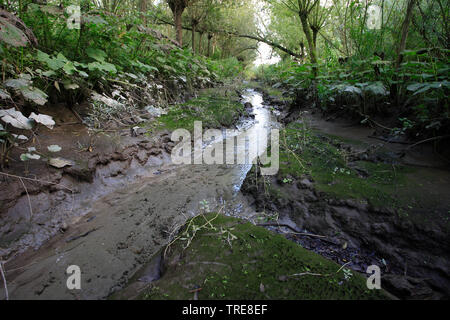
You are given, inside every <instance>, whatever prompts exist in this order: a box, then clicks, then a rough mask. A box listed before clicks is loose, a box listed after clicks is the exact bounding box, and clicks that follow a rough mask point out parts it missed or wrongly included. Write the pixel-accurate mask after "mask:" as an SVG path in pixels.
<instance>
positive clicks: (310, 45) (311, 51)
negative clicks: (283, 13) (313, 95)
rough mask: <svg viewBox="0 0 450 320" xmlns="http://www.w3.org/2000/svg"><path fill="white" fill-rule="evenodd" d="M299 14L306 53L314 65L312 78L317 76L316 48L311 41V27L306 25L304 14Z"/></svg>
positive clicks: (306, 18)
mask: <svg viewBox="0 0 450 320" xmlns="http://www.w3.org/2000/svg"><path fill="white" fill-rule="evenodd" d="M299 16H300V21H301V23H302V29H303V32H304V33H305V36H306V40H307V42H308V51H309V52H308V53H309V61H310V62H311V63H312V64H313V65H314V66H313V68H312V69H313V75H314V78H315V77H317V73H318V70H317V54H316V48H315V47H314V42H313V36H312V34H311V29H310V28H309V25H308V17H307V15H306V14H301V13H300V14H299Z"/></svg>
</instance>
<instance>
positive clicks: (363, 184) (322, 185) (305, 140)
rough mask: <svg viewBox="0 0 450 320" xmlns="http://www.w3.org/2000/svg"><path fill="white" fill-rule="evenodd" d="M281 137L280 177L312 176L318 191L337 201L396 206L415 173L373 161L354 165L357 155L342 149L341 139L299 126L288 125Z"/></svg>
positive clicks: (358, 162)
mask: <svg viewBox="0 0 450 320" xmlns="http://www.w3.org/2000/svg"><path fill="white" fill-rule="evenodd" d="M280 137H281V146H280V171H279V173H278V175H279V176H280V177H288V176H291V177H294V178H296V179H300V178H302V177H304V176H305V175H308V176H310V177H312V179H313V180H314V182H315V183H316V185H315V186H316V188H317V189H318V190H320V191H324V192H327V193H329V194H330V195H333V196H335V197H336V198H344V199H348V198H354V199H359V200H364V201H369V202H370V203H372V204H373V205H376V206H380V205H381V206H392V205H394V204H395V201H396V191H397V190H398V188H399V186H402V185H404V184H405V173H409V172H411V170H412V169H410V168H406V167H404V166H399V165H393V164H387V163H383V162H369V161H356V162H353V163H352V166H350V165H349V158H351V157H352V156H355V155H357V152H353V153H352V152H349V151H347V150H345V149H342V148H339V147H338V146H339V145H340V144H342V143H343V141H342V140H341V139H338V138H333V137H327V136H323V135H320V134H317V133H315V132H313V131H312V130H310V129H308V128H306V127H305V126H304V125H303V124H299V123H293V124H290V125H288V126H287V128H286V129H285V130H284V131H282V132H281V135H280ZM379 152H382V150H381V151H379ZM361 172H363V174H361Z"/></svg>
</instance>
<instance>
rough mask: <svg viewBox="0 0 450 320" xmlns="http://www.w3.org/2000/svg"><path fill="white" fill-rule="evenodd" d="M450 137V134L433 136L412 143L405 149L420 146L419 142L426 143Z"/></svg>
mask: <svg viewBox="0 0 450 320" xmlns="http://www.w3.org/2000/svg"><path fill="white" fill-rule="evenodd" d="M447 138H450V135H446V136H438V137H433V138H429V139H425V140H422V141H419V142H416V143H414V144H412V145H410V146H409V147H408V148H406V149H405V151H408V150H409V149H412V148H414V147H416V146H418V145H419V144H422V143H425V142H430V141H436V140H442V139H447Z"/></svg>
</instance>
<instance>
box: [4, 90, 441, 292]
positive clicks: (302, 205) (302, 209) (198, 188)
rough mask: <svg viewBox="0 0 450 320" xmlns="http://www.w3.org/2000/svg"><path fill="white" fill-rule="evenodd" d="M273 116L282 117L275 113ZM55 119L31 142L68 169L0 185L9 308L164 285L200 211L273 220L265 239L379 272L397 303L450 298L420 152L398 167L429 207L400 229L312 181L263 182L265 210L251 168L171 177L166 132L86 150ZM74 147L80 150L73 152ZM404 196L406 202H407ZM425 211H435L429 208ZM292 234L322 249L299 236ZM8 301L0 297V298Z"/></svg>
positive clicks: (83, 136)
mask: <svg viewBox="0 0 450 320" xmlns="http://www.w3.org/2000/svg"><path fill="white" fill-rule="evenodd" d="M252 95H253V96H254V94H253V93H252V92H251V91H250V92H249V93H247V97H250V96H252ZM258 99H259V100H258V101H259V102H258V103H256V104H255V103H252V104H253V107H256V108H257V110H256V111H257V112H255V118H256V119H254V120H253V121H254V122H253V123H254V124H258V123H259V127H258V128H259V129H257V130H262V128H265V127H268V126H270V119H269V117H268V116H267V114H266V113H265V112H266V111H264V110H266V108H264V107H263V106H262V105H261V101H260V98H258ZM282 105H284V103H280V106H282ZM248 108H249V106H248V105H247V109H248ZM274 113H275V114H279V115H282V114H283V107H280V108H279V111H276V110H275V111H274ZM46 114H50V115H52V114H51V113H50V112H47V113H46ZM53 115H54V116H55V118H56V122H57V124H58V125H57V126H56V128H55V129H54V130H53V131H50V130H47V129H41V131H40V132H39V133H38V134H39V135H38V136H37V139H38V141H45V145H42V149H46V146H47V145H52V144H58V145H60V146H61V147H62V151H61V152H60V153H58V154H57V155H58V156H60V157H63V158H67V159H70V160H73V161H74V162H75V165H74V166H71V167H66V168H64V169H56V168H52V167H49V166H48V165H47V164H45V162H35V163H29V164H28V165H27V164H26V163H16V164H13V165H11V168H10V169H9V170H8V171H6V173H7V174H9V175H10V176H2V177H1V179H2V181H1V184H0V190H2V192H1V195H0V204H1V209H0V215H1V222H0V234H1V237H0V246H1V251H0V255H1V257H2V260H4V261H6V263H5V264H4V267H5V270H6V279H7V284H8V291H9V297H10V299H105V298H107V297H108V296H110V295H111V294H113V293H115V292H118V291H120V290H122V289H123V288H124V287H125V286H126V285H127V284H128V283H129V281H130V279H132V278H133V276H135V275H139V274H141V275H143V276H144V277H145V276H147V278H146V279H147V280H149V279H150V280H149V281H154V280H156V279H157V278H159V276H160V275H157V273H158V272H156V275H155V270H157V268H156V269H155V266H154V265H152V263H153V264H154V261H155V259H154V257H155V255H156V256H158V254H159V253H160V250H161V248H163V247H164V246H165V245H166V244H167V243H168V241H169V240H170V239H172V238H173V236H174V234H176V232H177V230H178V228H179V226H180V225H182V224H183V223H184V222H185V221H186V220H187V219H189V218H191V217H192V216H194V215H196V214H197V213H198V212H199V210H202V207H204V205H205V203H206V204H207V207H208V210H209V211H218V210H219V209H221V210H223V212H224V213H226V214H227V215H231V216H236V217H240V218H245V219H247V220H250V221H253V222H254V223H257V222H258V221H259V220H258V217H261V216H262V213H263V214H266V213H267V212H269V211H272V212H277V213H279V215H280V216H279V218H280V219H279V220H278V223H280V224H285V225H289V226H290V228H288V227H278V226H273V225H271V226H266V228H268V229H270V230H273V231H275V232H281V233H284V234H285V236H286V237H287V238H288V239H291V240H293V241H295V242H297V243H299V244H301V245H302V246H304V247H305V248H307V249H310V250H312V251H315V252H317V253H319V254H321V255H323V256H324V257H326V258H329V259H332V260H334V261H336V262H338V263H339V264H341V265H342V264H347V263H348V264H347V266H348V267H349V268H351V269H353V270H355V271H360V272H362V273H365V270H366V268H367V266H368V265H370V264H377V265H380V266H382V271H383V279H382V286H383V288H386V289H387V290H388V291H390V292H392V293H393V294H394V295H396V296H398V297H400V298H430V299H440V298H448V297H449V295H450V294H449V288H450V280H449V277H448V270H449V261H450V260H449V252H450V250H449V247H448V244H449V243H450V241H449V238H448V229H446V227H444V225H445V224H443V223H442V219H445V218H447V219H448V212H450V206H449V202H450V199H449V198H448V197H447V195H448V194H449V191H450V174H449V172H448V170H447V169H446V168H444V167H443V165H442V163H440V162H439V161H438V160H436V161H435V162H433V161H434V160H429V159H427V158H426V157H425V158H424V157H422V156H421V152H418V151H415V153H414V154H412V155H408V157H407V158H405V159H398V161H405V162H407V163H409V164H415V165H420V166H422V167H421V168H420V170H418V171H415V174H414V175H413V176H411V177H410V178H411V180H410V181H412V183H420V184H421V186H419V185H418V186H417V189H416V192H415V193H414V196H413V197H414V199H415V198H416V194H420V193H422V197H421V198H423V199H425V200H428V202H426V201H425V202H422V203H421V205H420V206H419V205H418V206H414V207H415V208H416V207H417V209H416V210H415V211H414V210H413V211H414V212H411V213H410V215H411V216H410V218H406V219H405V218H404V217H402V216H400V215H399V212H398V211H396V210H393V209H389V208H382V207H374V206H372V205H370V204H368V203H360V202H358V201H354V200H352V199H335V198H333V197H330V196H329V195H328V194H327V193H325V192H322V191H320V190H317V188H316V186H315V181H313V179H312V178H311V177H308V176H305V177H302V178H301V179H294V181H293V182H292V183H290V184H283V183H281V181H280V177H276V176H275V177H273V178H271V179H272V181H271V183H272V184H273V185H274V186H277V188H278V189H279V190H280V191H281V192H282V193H283V194H284V195H285V197H283V199H281V198H280V199H273V198H267V197H265V196H264V194H263V193H262V192H260V191H261V189H257V186H258V184H257V183H256V182H255V181H254V180H253V179H254V177H255V172H254V171H250V172H251V174H247V173H248V172H249V170H250V169H251V165H209V166H203V165H198V166H197V165H179V166H175V165H172V164H171V163H170V156H169V154H170V150H171V148H172V147H173V145H174V144H173V142H171V140H170V136H169V133H168V132H155V133H153V134H152V135H151V136H148V135H142V134H141V135H138V136H137V137H136V136H132V132H130V129H124V130H116V131H115V132H114V133H113V132H105V134H98V135H97V136H96V138H95V140H94V141H95V143H92V141H93V140H92V138H91V136H90V135H89V133H88V131H87V129H86V128H85V127H84V126H82V125H78V124H72V123H75V122H77V119H76V118H75V117H72V116H71V115H70V113H67V112H61V114H60V115H59V116H58V115H57V114H53ZM261 115H262V116H263V118H259V117H260V116H261ZM308 117H309V118H308V119H309V120H308V121H310V122H312V123H313V124H314V126H315V127H316V128H317V129H318V130H323V133H324V134H333V135H341V136H342V137H344V138H351V139H356V140H358V139H359V138H361V137H364V138H361V140H363V141H362V142H364V143H373V141H372V140H370V142H369V141H367V140H366V139H367V136H368V135H371V134H372V133H373V132H368V131H367V129H366V128H363V129H361V128H360V127H353V128H352V129H348V127H346V126H347V125H348V123H339V121H336V122H327V124H325V123H324V122H323V121H322V120H320V117H318V116H317V115H312V114H310V115H309V116H308ZM262 119H265V120H262ZM345 132H347V133H345ZM349 132H350V133H349ZM358 132H360V133H358ZM346 135H347V136H346ZM74 136H76V137H77V138H76V140H78V141H79V144H78V143H77V144H76V145H74V143H73V140H74V138H73V137H74ZM23 147H26V145H24V146H23ZM385 147H386V148H391V147H392V148H393V152H395V153H396V152H398V149H397V148H399V147H398V146H397V144H392V143H388V144H385ZM403 147H404V146H403ZM422 147H423V148H426V147H425V146H422ZM353 148H355V149H356V148H362V149H364V148H367V146H366V145H359V144H354V145H353ZM418 150H420V149H418ZM18 152H19V151H18ZM12 157H13V158H17V154H13V155H12ZM425 165H427V166H431V167H433V168H424V167H423V166H425ZM436 166H438V167H439V168H434V167H436ZM24 170H28V172H27V175H26V177H27V178H29V179H35V180H28V179H22V181H21V180H20V179H18V178H16V177H13V175H15V176H23V172H24ZM244 178H245V181H244ZM433 179H435V180H433ZM243 181H244V184H243V185H242V182H243ZM22 182H23V184H24V185H25V187H26V190H25V188H24V185H23V184H22ZM241 185H242V191H243V193H244V194H245V196H244V195H243V194H242V193H241V192H240V191H239V190H240V188H241ZM405 192H406V191H405ZM405 196H406V197H408V196H409V197H410V198H411V194H410V193H407V192H406V193H405ZM419 198H420V197H419ZM414 199H412V200H414ZM437 200H440V201H437ZM30 202H31V204H32V206H31V207H32V212H31V211H30V205H29V203H30ZM427 203H428V204H427ZM431 205H432V206H433V210H429V207H427V206H431ZM262 211H264V212H262ZM266 211H267V212H266ZM433 212H434V213H433ZM431 213H432V214H431ZM423 216H427V217H428V216H429V218H431V219H428V220H427V219H421V217H422V218H423ZM416 218H417V219H416ZM293 230H296V231H299V232H298V233H313V234H316V235H320V236H326V238H321V237H316V236H313V235H309V236H304V235H296V234H293V233H292V232H293ZM152 261H153V262H152ZM73 264H75V265H78V266H79V267H80V268H81V270H82V288H83V289H82V290H68V289H67V287H66V285H65V284H66V280H67V277H68V275H67V274H66V269H67V267H68V266H69V265H73ZM145 270H150V271H151V272H150V271H148V272H145ZM4 295H5V293H4V292H3V291H2V292H0V298H3V297H4Z"/></svg>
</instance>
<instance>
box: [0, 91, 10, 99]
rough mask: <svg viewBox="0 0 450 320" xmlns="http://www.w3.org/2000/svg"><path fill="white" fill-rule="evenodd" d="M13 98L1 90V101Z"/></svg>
mask: <svg viewBox="0 0 450 320" xmlns="http://www.w3.org/2000/svg"><path fill="white" fill-rule="evenodd" d="M10 98H11V96H10V95H9V93H8V92H6V91H4V90H2V89H0V99H10Z"/></svg>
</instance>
